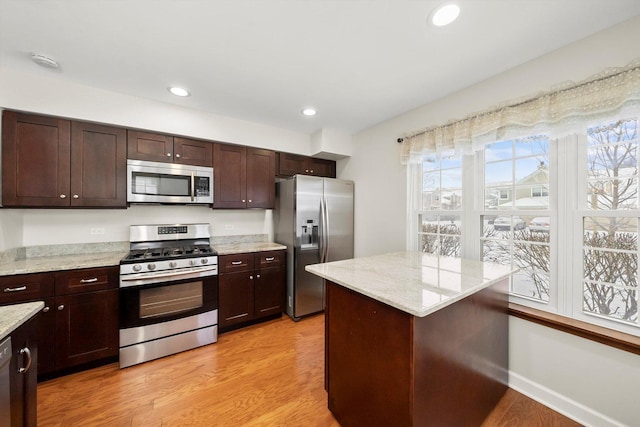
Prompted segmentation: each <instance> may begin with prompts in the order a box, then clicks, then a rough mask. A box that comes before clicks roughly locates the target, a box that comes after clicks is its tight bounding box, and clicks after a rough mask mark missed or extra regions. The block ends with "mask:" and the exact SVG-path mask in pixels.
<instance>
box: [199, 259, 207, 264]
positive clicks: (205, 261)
mask: <svg viewBox="0 0 640 427" xmlns="http://www.w3.org/2000/svg"><path fill="white" fill-rule="evenodd" d="M208 262H209V260H208V259H206V258H202V259H201V260H200V263H202V264H206V263H208Z"/></svg>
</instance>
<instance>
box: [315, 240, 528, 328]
mask: <svg viewBox="0 0 640 427" xmlns="http://www.w3.org/2000/svg"><path fill="white" fill-rule="evenodd" d="M403 255H407V256H410V257H414V258H415V257H420V256H422V257H429V256H430V255H429V254H420V253H409V252H399V253H391V254H384V255H377V256H373V257H363V258H354V259H350V260H343V261H337V262H333V263H325V264H314V265H308V266H306V267H305V269H306V270H307V271H308V272H310V273H312V274H315V275H317V276H320V277H322V278H324V279H326V280H329V281H331V282H334V283H336V284H338V285H341V286H343V287H345V288H347V289H350V290H353V291H355V292H357V293H360V294H362V295H364V296H367V297H369V298H372V299H374V300H376V301H379V302H381V303H384V304H386V305H389V306H391V307H394V308H397V309H398V310H401V311H403V312H405V313H408V314H411V315H413V316H416V317H425V316H428V315H429V314H432V313H434V312H436V311H438V310H441V309H443V308H445V307H447V306H449V305H451V304H453V303H455V302H457V301H460V300H462V299H464V298H466V297H468V296H470V295H473V294H474V293H476V292H478V291H480V290H482V289H485V288H488V287H490V286H492V285H494V284H495V283H497V282H499V281H501V280H502V279H505V278H507V277H509V276H510V275H511V274H513V273H515V272H516V271H517V269H512V268H511V267H507V266H502V265H498V264H493V263H487V262H482V261H476V260H461V259H457V260H458V261H459V262H461V263H464V264H465V266H469V265H470V266H473V267H475V268H482V267H487V268H488V269H489V270H490V271H491V273H490V274H488V275H481V276H477V275H466V273H465V274H460V276H461V279H460V280H461V282H462V281H464V282H465V286H464V289H461V290H459V291H456V292H451V291H450V290H448V289H446V288H445V289H444V290H443V289H439V288H437V287H434V286H433V284H430V283H426V282H425V280H424V279H423V278H422V277H421V275H423V274H424V273H422V272H421V269H422V268H423V267H433V266H426V265H420V264H419V263H418V264H408V263H403V262H399V263H398V261H399V260H398V257H399V256H403ZM369 260H371V262H373V264H376V265H379V266H384V265H385V264H386V265H388V266H389V267H390V268H391V269H393V273H389V274H388V275H385V273H382V274H381V273H380V272H379V271H375V270H371V269H369V268H368V266H367V265H366V264H364V265H363V263H367V262H369ZM401 261H405V260H401ZM414 262H415V261H414ZM381 268H382V269H384V268H385V267H381ZM405 271H406V274H403V273H404V272H405ZM398 272H400V274H399V276H400V277H394V274H396V273H398ZM400 280H403V281H406V282H404V283H403V286H407V287H412V288H413V289H414V291H415V289H418V291H421V290H423V289H424V290H426V291H429V292H435V293H437V292H441V293H440V296H441V300H440V301H437V302H432V303H430V304H427V305H424V304H421V303H419V302H415V301H413V300H412V301H407V299H406V295H405V294H404V292H400V294H401V295H400V296H398V292H397V291H398V290H401V291H403V290H404V289H402V288H400V287H399V286H398V283H399V281H400ZM373 282H375V285H373V286H369V283H373Z"/></svg>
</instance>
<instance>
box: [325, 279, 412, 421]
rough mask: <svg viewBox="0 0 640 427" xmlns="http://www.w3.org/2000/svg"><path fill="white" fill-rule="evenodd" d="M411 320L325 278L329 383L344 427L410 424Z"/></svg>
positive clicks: (336, 413) (332, 408) (331, 398)
mask: <svg viewBox="0 0 640 427" xmlns="http://www.w3.org/2000/svg"><path fill="white" fill-rule="evenodd" d="M412 318H413V316H411V315H409V314H407V313H404V312H402V311H400V310H397V309H395V308H392V307H390V306H388V305H386V304H382V303H380V302H377V301H375V300H373V299H371V298H368V297H365V296H363V295H361V294H358V293H356V292H353V291H351V290H349V289H346V288H344V287H342V286H340V285H337V284H335V283H332V282H330V281H327V306H326V317H325V322H327V323H326V335H325V340H326V341H325V343H326V355H327V356H326V357H327V358H326V364H327V365H326V372H327V377H326V385H327V391H328V396H329V410H330V411H331V412H332V413H333V414H334V416H335V417H336V419H337V420H338V422H339V423H340V425H341V426H342V427H351V426H355V427H360V426H372V427H373V426H397V427H402V426H410V425H411V404H412V403H411V402H412V399H411V385H412V380H411V360H412V350H411V336H412V323H413V321H412Z"/></svg>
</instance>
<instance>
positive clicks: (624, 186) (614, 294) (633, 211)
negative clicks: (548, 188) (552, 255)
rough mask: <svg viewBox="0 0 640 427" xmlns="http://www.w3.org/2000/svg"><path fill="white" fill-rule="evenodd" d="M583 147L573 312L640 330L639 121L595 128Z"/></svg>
mask: <svg viewBox="0 0 640 427" xmlns="http://www.w3.org/2000/svg"><path fill="white" fill-rule="evenodd" d="M580 142H581V147H580V148H581V150H580V152H581V156H582V159H580V160H581V162H580V163H579V164H581V165H582V167H581V171H580V172H581V174H580V179H579V180H578V182H579V185H580V189H581V190H582V193H581V194H582V195H583V197H581V199H582V200H580V201H579V206H580V208H581V209H580V211H579V212H578V215H577V218H576V222H577V223H578V224H579V225H580V228H581V233H580V236H581V239H580V240H581V242H579V243H577V245H576V246H578V247H579V249H580V252H581V253H582V254H581V258H582V263H580V265H579V266H578V267H579V268H577V269H576V273H577V272H579V273H580V277H578V278H576V279H577V280H576V281H575V283H581V286H580V288H579V289H576V290H575V292H574V309H575V310H576V312H578V313H582V314H583V315H584V316H588V317H591V318H592V319H593V318H596V319H597V321H596V323H601V324H604V325H605V326H610V325H608V324H606V323H602V320H604V321H609V323H610V322H611V321H613V322H616V323H617V324H620V325H621V328H624V326H623V325H632V326H635V327H638V326H640V323H639V320H638V218H639V217H640V207H639V203H638V197H639V191H638V182H639V176H638V175H639V163H638V161H639V157H640V156H638V150H639V148H640V147H639V145H640V144H639V140H638V120H637V118H625V119H619V120H611V121H606V122H602V123H598V124H595V125H593V126H591V127H589V128H588V129H587V130H586V135H584V136H583V137H582V138H581V140H580ZM592 321H593V320H592ZM635 333H636V334H637V333H638V332H637V331H636V332H635Z"/></svg>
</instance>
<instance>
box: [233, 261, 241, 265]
mask: <svg viewBox="0 0 640 427" xmlns="http://www.w3.org/2000/svg"><path fill="white" fill-rule="evenodd" d="M240 264H242V261H231V265H240Z"/></svg>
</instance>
